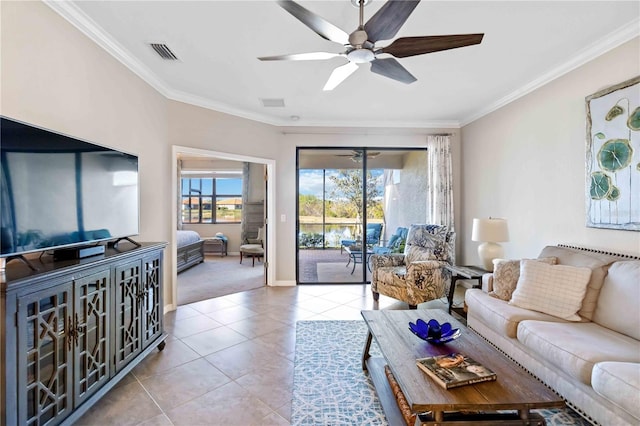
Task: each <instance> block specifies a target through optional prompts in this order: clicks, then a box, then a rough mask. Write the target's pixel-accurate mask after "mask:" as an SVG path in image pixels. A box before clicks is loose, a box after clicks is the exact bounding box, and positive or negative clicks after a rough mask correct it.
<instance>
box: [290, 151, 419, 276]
mask: <svg viewBox="0 0 640 426" xmlns="http://www.w3.org/2000/svg"><path fill="white" fill-rule="evenodd" d="M425 153H426V151H425V150H423V149H420V150H413V149H412V150H403V149H393V150H390V149H377V148H376V149H369V148H298V155H297V170H298V173H297V190H298V203H297V222H296V229H297V237H296V244H297V251H296V260H297V269H296V271H297V281H298V283H301V284H306V283H364V282H369V281H370V280H371V265H370V263H369V260H370V256H371V255H372V254H373V253H377V252H381V251H384V250H385V249H384V248H383V246H384V244H385V241H386V239H387V236H391V234H392V231H394V230H395V227H394V228H393V229H389V228H388V226H393V225H396V226H401V224H405V222H406V221H407V220H410V221H412V222H411V223H418V222H424V218H425V217H426V213H425V212H426V192H424V191H422V192H420V193H415V194H411V196H410V197H407V200H406V201H407V202H408V203H409V202H410V204H411V205H412V207H409V208H408V210H407V211H409V212H415V211H416V208H415V205H416V204H419V203H420V200H422V204H424V208H423V209H422V216H420V214H419V213H417V214H413V217H412V218H409V217H406V216H407V215H404V214H398V212H395V211H394V210H396V209H398V208H399V207H400V204H399V202H398V200H397V196H398V191H397V188H394V187H393V186H394V185H395V184H394V181H395V182H396V183H399V179H400V178H399V177H400V175H401V173H402V170H403V168H404V165H405V162H406V161H409V162H413V163H416V164H414V165H413V167H414V168H416V169H422V170H424V168H425V165H426V155H425ZM417 157H420V158H421V160H420V159H418V158H417ZM421 161H422V164H420V165H418V164H417V163H420V162H421ZM420 174H421V173H414V175H415V176H414V178H415V181H414V182H413V183H412V184H411V185H412V186H414V185H417V186H418V187H420V186H422V185H423V184H424V183H426V175H424V176H420ZM422 174H424V173H422ZM420 181H422V182H420ZM389 216H391V217H392V218H393V220H392V221H389V220H387V218H388V217H389ZM390 231H391V232H390Z"/></svg>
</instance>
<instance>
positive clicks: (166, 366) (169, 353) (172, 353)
mask: <svg viewBox="0 0 640 426" xmlns="http://www.w3.org/2000/svg"><path fill="white" fill-rule="evenodd" d="M199 357H200V355H198V353H197V352H196V351H194V350H193V349H191V348H190V347H189V346H187V345H185V344H184V343H183V342H182V341H180V340H174V341H171V342H168V343H167V344H166V345H165V347H164V350H162V351H153V352H151V353H150V354H149V355H148V356H147V357H146V358H145V359H144V360H143V361H142V362H141V363H140V364H138V365H136V366H135V368H134V369H133V371H132V372H133V374H134V375H135V376H136V377H137V378H138V379H139V380H143V379H145V378H147V377H150V376H153V375H155V374H159V373H162V372H163V371H167V370H170V369H172V368H174V367H177V366H179V365H182V364H184V363H186V362H189V361H193V360H194V359H196V358H199Z"/></svg>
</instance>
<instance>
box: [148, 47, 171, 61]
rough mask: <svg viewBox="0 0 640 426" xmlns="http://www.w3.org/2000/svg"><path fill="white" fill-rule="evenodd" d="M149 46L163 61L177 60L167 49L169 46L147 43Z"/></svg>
mask: <svg viewBox="0 0 640 426" xmlns="http://www.w3.org/2000/svg"><path fill="white" fill-rule="evenodd" d="M149 46H151V47H152V48H153V50H155V51H156V53H157V54H158V55H160V57H161V58H162V59H165V60H167V61H177V60H178V57H177V56H176V54H175V53H173V52H172V51H171V49H169V46H167V45H166V44H164V43H149Z"/></svg>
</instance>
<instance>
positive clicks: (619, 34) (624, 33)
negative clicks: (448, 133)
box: [460, 18, 640, 126]
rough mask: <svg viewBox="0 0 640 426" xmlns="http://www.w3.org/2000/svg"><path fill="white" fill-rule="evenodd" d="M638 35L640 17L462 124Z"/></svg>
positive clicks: (474, 119) (490, 111) (467, 118)
mask: <svg viewBox="0 0 640 426" xmlns="http://www.w3.org/2000/svg"><path fill="white" fill-rule="evenodd" d="M638 36H640V18H636V19H634V20H633V21H632V22H630V23H629V24H627V25H625V26H623V27H621V28H620V29H618V30H616V31H614V32H612V33H610V34H609V35H607V36H606V37H604V38H602V39H600V40H599V41H597V42H595V43H593V44H592V45H591V46H588V47H586V48H584V49H582V50H581V51H579V52H578V53H577V54H576V55H575V56H573V57H572V58H570V59H569V60H568V61H566V62H564V63H563V64H561V65H560V66H559V67H557V68H555V69H552V70H551V71H549V72H547V73H546V74H543V75H542V76H540V77H538V78H536V79H535V80H533V81H531V82H529V83H528V84H525V85H524V86H522V87H521V88H519V89H517V90H515V91H514V92H512V93H510V94H508V95H507V96H505V97H504V98H502V99H499V100H497V101H496V102H494V103H492V104H491V105H489V106H487V107H486V108H484V109H482V110H480V111H478V112H476V113H475V114H472V115H470V116H468V117H466V118H465V119H463V120H462V121H461V123H460V124H461V126H466V125H467V124H470V123H472V122H474V121H476V120H478V119H479V118H481V117H484V116H485V115H487V114H490V113H492V112H494V111H496V110H498V109H500V108H502V107H503V106H506V105H508V104H510V103H511V102H513V101H515V100H517V99H519V98H521V97H523V96H525V95H527V94H529V93H531V92H533V91H534V90H536V89H539V88H540V87H542V86H544V85H546V84H548V83H550V82H552V81H553V80H555V79H557V78H558V77H562V76H563V75H565V74H567V73H569V72H571V71H573V70H574V69H576V68H578V67H580V66H582V65H584V64H586V63H587V62H589V61H592V60H593V59H595V58H597V57H599V56H601V55H603V54H605V53H607V52H608V51H610V50H612V49H615V48H616V47H618V46H620V45H622V44H623V43H626V42H627V41H629V40H632V39H633V38H635V37H638Z"/></svg>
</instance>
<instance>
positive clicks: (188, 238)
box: [177, 231, 200, 248]
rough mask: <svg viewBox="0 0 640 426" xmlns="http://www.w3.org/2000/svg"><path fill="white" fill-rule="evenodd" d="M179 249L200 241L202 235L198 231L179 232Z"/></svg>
mask: <svg viewBox="0 0 640 426" xmlns="http://www.w3.org/2000/svg"><path fill="white" fill-rule="evenodd" d="M177 233H178V235H177V237H178V238H177V242H178V248H180V247H184V246H187V245H189V244H192V243H195V242H197V241H200V234H198V233H197V232H196V231H177Z"/></svg>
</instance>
